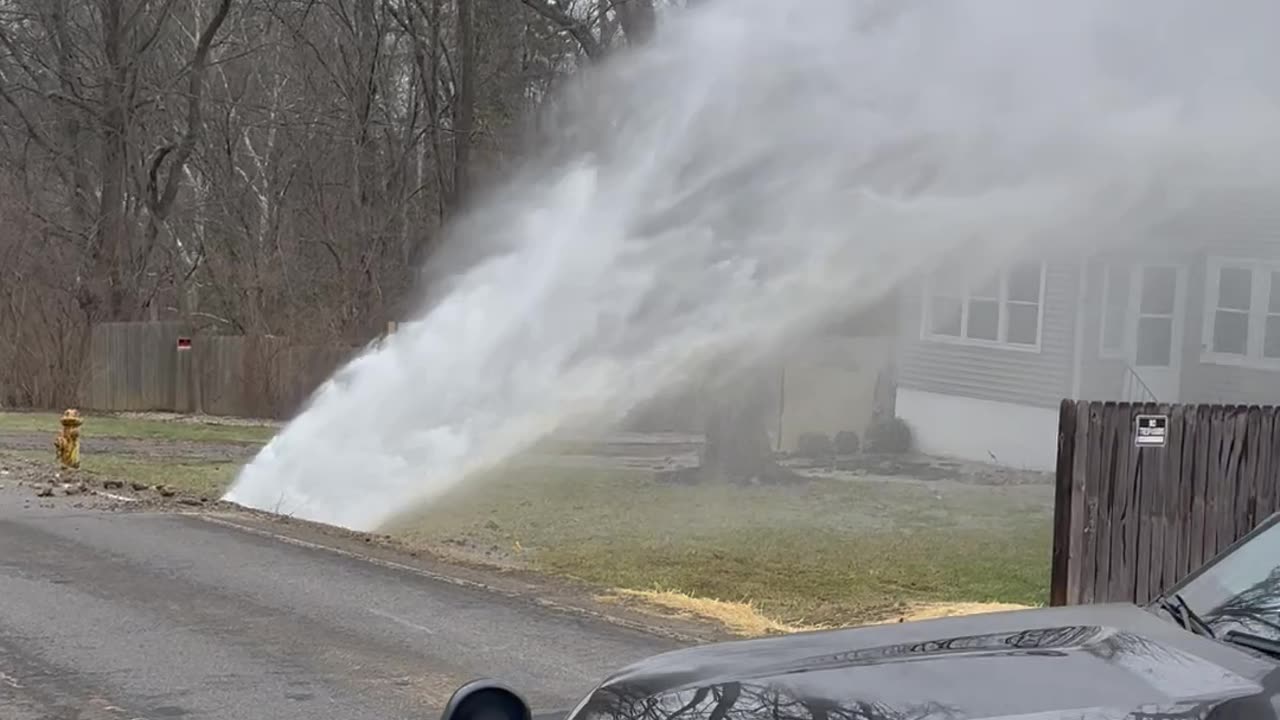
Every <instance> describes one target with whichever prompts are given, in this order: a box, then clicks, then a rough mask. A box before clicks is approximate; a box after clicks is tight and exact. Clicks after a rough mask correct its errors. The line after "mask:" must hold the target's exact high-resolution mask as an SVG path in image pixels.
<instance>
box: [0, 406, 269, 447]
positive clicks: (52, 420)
mask: <svg viewBox="0 0 1280 720" xmlns="http://www.w3.org/2000/svg"><path fill="white" fill-rule="evenodd" d="M58 417H59V414H58V413H48V412H31V413H28V412H17V413H14V412H4V413H0V432H39V433H49V434H50V435H52V434H54V433H56V432H58V430H59V425H58ZM81 432H82V433H83V434H84V435H86V436H97V437H110V438H137V439H143V440H173V441H187V442H226V443H265V442H266V441H268V440H270V439H271V437H272V435H274V434H275V433H276V428H272V427H260V426H252V425H248V426H246V425H215V424H211V423H200V422H191V421H184V422H175V421H168V420H145V419H139V418H123V417H115V416H111V415H86V416H85V418H84V427H83V428H82V430H81Z"/></svg>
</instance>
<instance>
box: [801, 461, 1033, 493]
mask: <svg viewBox="0 0 1280 720" xmlns="http://www.w3.org/2000/svg"><path fill="white" fill-rule="evenodd" d="M785 464H786V465H788V466H789V467H792V468H794V469H796V470H800V471H802V472H804V473H805V474H806V475H814V476H831V477H841V476H844V477H866V476H877V477H885V478H893V477H900V478H908V479H911V480H919V481H922V482H940V481H951V482H958V483H965V484H970V485H998V486H1005V485H1050V484H1052V483H1053V473H1049V472H1041V471H1038V470H1023V469H1019V468H1009V467H1002V466H999V465H994V464H989V463H978V462H969V461H965V460H948V459H943V458H935V457H929V456H927V455H876V454H862V455H850V456H841V457H836V458H832V459H830V460H826V461H815V460H810V459H804V458H789V459H788V460H786V461H785Z"/></svg>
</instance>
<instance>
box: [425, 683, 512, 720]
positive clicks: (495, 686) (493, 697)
mask: <svg viewBox="0 0 1280 720" xmlns="http://www.w3.org/2000/svg"><path fill="white" fill-rule="evenodd" d="M440 720H533V712H532V711H531V710H529V704H528V703H526V702H525V701H524V698H522V697H520V695H519V694H517V693H516V691H514V690H512V689H511V688H509V687H507V686H505V685H503V684H501V683H498V682H495V681H493V680H473V681H472V682H469V683H467V684H465V685H463V686H462V687H460V688H458V689H457V690H455V691H454V692H453V695H452V696H451V697H450V698H449V704H448V705H445V708H444V714H443V715H441V718H440Z"/></svg>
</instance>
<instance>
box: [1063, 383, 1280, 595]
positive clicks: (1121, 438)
mask: <svg viewBox="0 0 1280 720" xmlns="http://www.w3.org/2000/svg"><path fill="white" fill-rule="evenodd" d="M1140 416H1142V417H1143V418H1144V423H1143V424H1144V427H1147V428H1149V429H1148V430H1147V431H1144V432H1146V433H1151V434H1147V435H1145V440H1144V443H1145V444H1141V445H1140V444H1139V442H1138V440H1137V437H1138V420H1139V417H1140ZM1161 418H1164V420H1163V421H1161ZM1162 422H1163V423H1164V425H1165V432H1164V437H1163V444H1161V443H1160V442H1159V435H1160V433H1159V432H1158V431H1156V432H1152V431H1153V430H1156V426H1158V425H1160V424H1161V423H1162ZM1277 477H1280V408H1277V407H1258V406H1224V405H1156V404H1137V403H1110V402H1109V403H1100V402H1084V401H1072V400H1067V401H1063V403H1062V407H1061V414H1060V416H1059V429H1058V467H1057V491H1056V492H1057V495H1056V498H1055V510H1054V531H1053V536H1054V537H1053V585H1052V591H1051V596H1050V601H1051V604H1053V605H1067V604H1077V603H1093V602H1136V603H1139V604H1143V603H1146V602H1149V601H1150V600H1152V599H1154V598H1155V597H1156V596H1158V595H1159V594H1160V593H1161V592H1163V591H1164V590H1166V589H1167V588H1169V587H1170V586H1172V585H1173V584H1174V583H1176V582H1177V581H1179V580H1180V579H1182V578H1183V577H1185V576H1186V575H1187V574H1188V573H1190V572H1191V571H1193V570H1195V569H1196V568H1197V567H1199V566H1200V565H1201V564H1202V563H1203V562H1205V561H1207V560H1210V559H1212V558H1213V557H1214V555H1216V554H1217V553H1218V552H1219V551H1220V550H1223V549H1225V548H1226V547H1227V546H1228V545H1230V544H1231V543H1232V542H1234V541H1235V540H1236V539H1238V538H1240V537H1241V536H1243V535H1245V534H1246V533H1248V532H1249V531H1250V530H1252V529H1253V528H1254V527H1255V526H1256V525H1257V524H1258V523H1260V522H1261V521H1262V520H1264V519H1265V518H1266V517H1267V516H1268V515H1270V514H1271V513H1273V512H1275V511H1277V510H1280V482H1278V481H1277Z"/></svg>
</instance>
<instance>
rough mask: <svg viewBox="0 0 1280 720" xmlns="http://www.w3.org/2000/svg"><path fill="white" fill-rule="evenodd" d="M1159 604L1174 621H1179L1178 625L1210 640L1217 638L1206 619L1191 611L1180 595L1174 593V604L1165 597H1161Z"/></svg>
mask: <svg viewBox="0 0 1280 720" xmlns="http://www.w3.org/2000/svg"><path fill="white" fill-rule="evenodd" d="M1157 602H1159V603H1160V607H1161V608H1162V609H1163V610H1164V611H1165V612H1167V613H1169V614H1170V615H1171V616H1173V619H1174V620H1176V621H1178V624H1179V625H1181V626H1182V627H1183V628H1184V629H1186V630H1190V631H1191V632H1193V633H1195V634H1197V635H1203V636H1204V637H1208V638H1212V637H1216V636H1217V635H1216V634H1215V633H1214V632H1213V628H1211V627H1209V623H1207V622H1205V621H1204V618H1202V617H1200V616H1199V615H1197V614H1196V611H1195V610H1192V609H1191V606H1190V605H1188V604H1187V601H1186V600H1185V599H1184V598H1183V597H1182V595H1181V594H1180V593H1174V595H1173V602H1169V599H1168V598H1166V597H1165V596H1163V595H1161V596H1160V598H1159V599H1158V600H1157Z"/></svg>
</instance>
